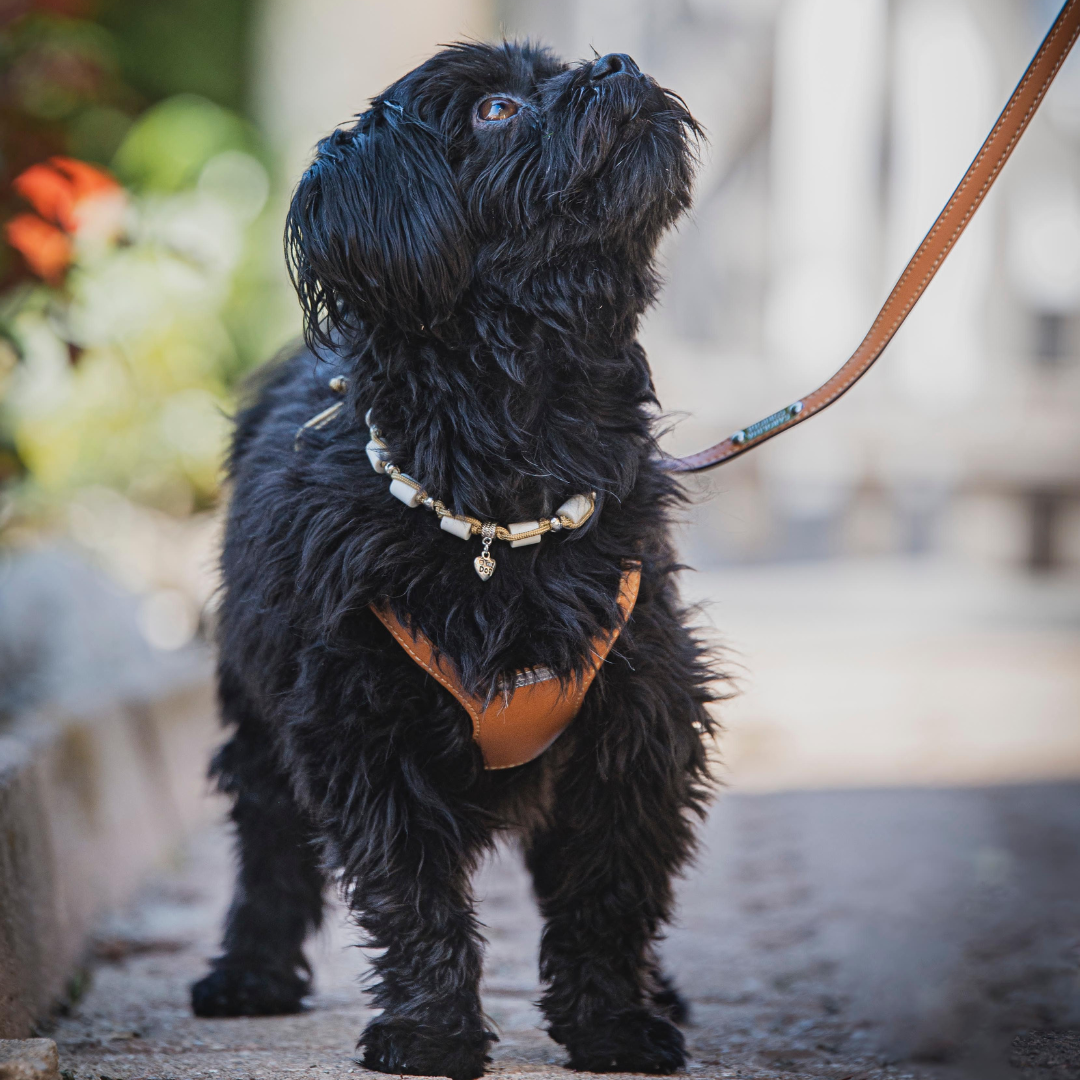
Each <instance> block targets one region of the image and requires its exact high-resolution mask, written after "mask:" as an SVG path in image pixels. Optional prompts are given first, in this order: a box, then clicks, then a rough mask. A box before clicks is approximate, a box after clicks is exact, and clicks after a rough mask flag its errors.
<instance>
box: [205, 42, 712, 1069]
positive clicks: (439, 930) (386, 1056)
mask: <svg viewBox="0 0 1080 1080" xmlns="http://www.w3.org/2000/svg"><path fill="white" fill-rule="evenodd" d="M696 137H697V126H696V124H695V122H694V120H693V119H692V117H691V116H690V115H689V113H688V112H687V111H686V109H685V107H684V106H683V104H682V102H681V101H680V99H679V98H678V97H676V96H675V95H674V94H672V93H670V92H668V91H666V90H663V89H661V88H659V87H658V86H657V85H656V83H655V82H653V81H652V80H651V79H649V78H648V77H646V76H645V75H643V74H641V72H640V71H639V70H638V68H637V67H636V65H635V64H634V62H633V61H632V60H631V59H630V58H629V57H628V56H623V55H608V56H604V57H601V58H600V59H598V60H596V61H595V62H587V63H584V64H581V65H578V66H567V65H565V64H563V63H561V62H560V61H558V60H557V59H555V58H554V57H553V56H552V55H551V54H550V53H548V52H546V51H544V50H541V49H538V48H533V47H531V46H527V45H526V46H517V45H503V46H501V47H488V46H483V45H474V44H467V45H456V46H454V47H452V48H449V49H446V50H445V51H443V52H440V53H439V54H437V55H436V56H434V57H433V58H432V59H431V60H429V61H427V62H426V63H424V64H422V65H421V66H420V67H418V68H417V69H416V70H415V71H413V72H411V73H410V74H408V75H406V76H405V77H404V78H402V79H401V80H400V81H399V82H397V83H395V84H394V85H393V86H391V87H390V88H389V89H388V90H387V91H386V92H385V93H384V94H383V95H382V96H381V97H380V98H378V99H376V100H375V101H374V103H373V105H372V107H371V109H370V110H369V111H368V112H366V113H364V114H363V115H361V116H360V117H359V118H358V119H357V121H356V123H355V124H354V125H353V126H351V127H348V128H343V129H341V130H338V131H335V132H334V133H333V134H332V135H330V136H329V137H327V138H326V139H324V140H323V141H322V142H321V143H320V144H319V147H318V153H317V156H316V158H315V161H314V163H313V164H312V165H311V167H310V169H309V170H308V171H307V173H306V174H305V176H304V177H303V179H302V180H301V182H300V184H299V186H298V188H297V190H296V193H295V196H294V198H293V202H292V207H291V210H290V214H289V221H288V227H287V247H288V252H289V256H290V264H291V267H292V270H293V274H294V280H295V283H296V286H297V291H298V293H299V296H300V299H301V302H302V304H303V308H304V312H305V316H306V327H307V349H306V350H305V351H301V352H300V353H299V354H298V355H294V356H292V357H291V358H288V359H286V360H285V361H284V362H282V363H279V364H278V365H275V366H273V367H271V368H270V369H269V370H268V372H267V373H266V374H265V375H264V376H263V377H262V380H261V386H260V387H259V388H258V393H257V395H256V397H255V399H254V400H253V403H252V404H251V405H250V406H249V407H247V408H246V409H245V410H244V411H243V412H242V413H241V414H240V417H239V419H238V422H237V428H236V434H235V439H234V444H233V450H232V457H231V463H230V468H231V477H232V484H233V492H232V501H231V505H230V511H229V519H228V527H227V534H226V541H225V551H224V580H225V592H224V601H223V607H222V609H221V620H220V697H221V705H222V709H223V712H224V716H225V720H226V722H227V723H228V724H229V725H231V726H232V728H233V729H234V731H233V734H232V737H231V739H230V740H229V742H228V743H227V744H226V745H225V746H224V747H223V748H222V749H221V751H220V752H219V754H218V755H217V757H216V759H215V762H214V765H213V774H214V775H215V776H216V777H217V779H218V782H219V784H220V787H221V789H222V790H223V791H225V792H227V793H228V794H229V795H231V796H232V798H233V799H234V802H235V806H234V809H233V812H232V816H233V820H234V821H235V823H236V829H237V834H238V838H239V876H238V883H237V887H236V895H235V899H234V901H233V905H232V908H231V910H230V912H229V916H228V921H227V924H226V929H225V937H224V955H223V956H221V957H220V958H219V959H217V960H215V961H214V964H213V970H212V971H211V973H210V974H209V975H207V976H206V978H204V979H203V980H201V981H200V982H199V983H197V984H196V985H195V987H194V988H193V995H192V996H193V1003H194V1009H195V1012H196V1013H198V1014H199V1015H200V1016H235V1015H261V1014H272V1013H285V1012H292V1011H296V1010H297V1009H298V1008H299V1007H300V1003H301V999H302V998H303V997H304V995H305V994H307V993H308V992H309V989H310V982H309V969H308V966H307V963H306V961H305V958H304V954H303V951H302V945H303V941H304V938H305V936H306V935H307V934H308V933H309V932H310V931H312V930H313V929H314V928H316V927H317V926H318V925H319V922H320V915H321V911H322V903H323V900H322V896H323V890H324V887H325V885H326V883H327V881H328V879H329V877H330V876H331V875H335V874H337V875H340V880H341V883H342V885H343V887H344V889H345V895H346V897H347V899H348V903H349V905H350V907H351V909H352V910H353V912H354V913H355V918H356V921H357V923H358V924H359V926H360V927H361V928H362V930H363V931H364V934H365V937H366V940H367V941H368V942H369V943H370V944H372V945H373V946H377V947H378V948H379V949H381V950H382V951H381V952H380V953H379V955H378V958H377V959H376V960H375V961H374V964H375V970H376V978H377V982H375V984H374V986H373V997H374V1002H375V1004H376V1005H377V1006H379V1007H381V1009H382V1012H381V1014H380V1015H379V1016H378V1017H377V1019H375V1020H373V1021H372V1022H371V1023H370V1024H369V1026H368V1027H367V1029H366V1031H365V1032H364V1033H363V1035H362V1037H361V1045H362V1047H363V1051H364V1052H363V1063H364V1064H365V1065H367V1066H368V1067H370V1068H374V1069H380V1070H383V1071H386V1072H393V1073H417V1074H426V1075H435V1074H441V1075H448V1076H450V1077H453V1078H455V1080H467V1078H471V1077H475V1076H479V1075H480V1074H482V1073H483V1071H484V1063H485V1061H486V1060H488V1058H487V1052H488V1049H489V1046H490V1044H491V1043H492V1041H494V1039H495V1036H494V1034H493V1033H492V1032H490V1031H488V1030H487V1029H486V1027H485V1020H484V1016H483V1014H482V1012H481V1006H480V998H479V995H478V987H479V982H480V970H481V951H482V940H481V937H480V934H479V931H478V925H477V921H476V918H475V915H474V910H473V899H472V896H471V893H470V875H471V873H472V871H473V869H474V868H475V867H476V865H477V863H478V861H479V860H480V859H481V858H482V857H483V855H484V854H485V852H486V851H488V850H489V849H490V847H491V845H492V842H493V837H494V836H495V835H496V834H497V832H498V831H500V830H515V831H517V833H518V834H519V835H520V837H521V839H522V843H523V845H524V849H525V853H526V859H527V863H528V867H529V869H530V871H531V873H532V877H533V881H534V884H535V890H536V895H537V898H538V901H539V905H540V909H541V911H542V913H543V916H544V919H545V920H546V921H545V929H544V933H543V941H542V947H541V960H540V964H541V975H542V977H543V980H544V982H545V984H546V989H545V991H544V994H543V999H542V1006H543V1010H544V1013H545V1015H546V1017H547V1020H548V1023H549V1031H550V1033H551V1035H552V1037H553V1038H554V1039H556V1040H558V1041H559V1042H560V1043H562V1044H563V1045H564V1046H565V1047H566V1048H567V1049H568V1050H569V1053H570V1064H571V1065H572V1066H573V1067H575V1068H580V1069H590V1070H612V1069H619V1070H627V1071H642V1072H654V1073H665V1072H671V1071H673V1070H675V1069H677V1068H679V1067H680V1066H681V1065H682V1064H683V1062H684V1058H685V1052H684V1044H683V1037H682V1034H681V1032H680V1031H679V1029H678V1028H677V1027H676V1026H675V1022H677V1021H679V1020H681V1019H684V1018H685V1006H684V1005H683V1003H682V1001H681V999H680V998H679V996H678V994H677V993H676V992H675V990H674V989H673V987H672V985H671V983H670V982H669V981H668V980H667V978H666V977H665V976H664V974H662V972H661V971H660V969H659V967H658V963H657V958H656V954H655V943H656V941H657V939H658V937H659V935H660V934H661V931H662V928H663V926H664V923H665V921H666V919H667V918H668V917H669V914H670V911H671V905H672V878H673V875H675V874H676V872H677V871H678V870H679V869H680V868H681V867H682V866H684V865H685V863H686V862H687V859H688V857H689V856H690V854H691V852H692V849H693V844H694V837H693V830H692V819H693V817H694V816H695V815H699V814H701V813H702V811H703V809H704V806H705V804H706V802H707V799H708V796H709V791H710V781H709V771H708V763H707V756H706V750H705V740H706V739H707V737H708V735H709V733H710V731H711V721H710V718H709V715H708V713H707V712H706V708H705V705H706V703H707V702H708V701H709V700H710V691H709V689H708V684H709V683H710V682H711V681H712V679H713V678H714V677H715V675H714V673H713V672H712V671H711V670H710V668H709V664H708V660H707V657H706V654H705V653H704V652H703V650H702V647H701V646H700V645H699V644H698V642H697V641H696V640H695V639H694V637H693V635H692V633H691V632H690V630H689V629H688V628H687V625H686V623H687V620H686V616H685V614H684V612H683V611H682V610H681V608H680V605H679V601H678V598H677V595H676V588H675V584H674V581H673V575H674V573H675V572H676V570H677V569H678V567H677V564H676V561H675V557H674V554H673V551H672V548H671V544H670V541H669V539H668V518H669V515H670V512H671V511H672V508H673V507H675V506H676V505H677V503H678V502H679V500H680V498H681V496H680V492H679V489H678V487H677V485H676V483H675V482H674V480H673V479H672V478H671V477H670V476H669V475H668V474H666V473H665V472H664V471H663V468H662V458H661V455H660V454H659V452H658V450H657V448H656V446H655V443H654V429H655V426H656V423H657V407H656V401H655V396H654V393H653V389H652V383H651V378H650V373H649V367H648V363H647V361H646V358H645V355H644V352H643V351H642V349H641V347H640V346H639V345H638V344H637V342H636V341H635V334H636V332H637V327H638V321H639V319H640V317H641V315H642V313H643V312H644V310H645V309H646V307H647V306H648V305H649V304H650V302H651V301H652V300H653V297H654V295H655V292H656V289H657V279H656V276H655V272H654V269H653V258H654V253H655V249H656V245H657V242H658V240H659V239H660V236H661V234H662V233H663V232H664V230H665V229H666V228H667V227H669V226H670V225H671V224H672V223H673V222H674V221H675V220H676V218H677V217H678V216H679V215H680V213H681V212H682V211H683V210H685V208H686V207H687V206H688V204H689V198H690V182H691V174H692V170H693V145H694V141H695V139H696ZM332 377H339V378H336V379H335V389H336V390H337V391H342V392H344V395H345V396H344V398H343V399H342V398H335V391H334V390H332V389H330V388H329V387H328V380H329V379H331V378H332ZM346 380H347V382H346ZM335 400H343V402H344V408H343V409H342V410H341V411H340V413H339V414H338V415H337V416H336V417H334V418H333V419H331V420H329V421H327V422H325V423H322V424H317V425H313V426H312V427H310V428H308V429H307V430H305V431H304V432H302V437H301V438H300V439H299V440H297V430H298V427H299V426H300V425H302V424H303V423H304V422H305V421H306V420H308V419H309V418H310V417H312V416H313V414H317V413H319V412H320V411H321V410H324V409H326V408H327V407H328V406H329V405H332V404H333V403H334V401H335ZM368 410H371V416H372V417H373V418H374V422H376V423H377V425H378V429H379V431H380V432H381V435H382V438H383V440H385V443H386V446H387V451H386V452H387V453H388V455H389V458H390V460H391V461H392V462H393V463H395V464H396V465H397V466H398V467H399V468H400V469H401V470H402V471H404V472H405V473H407V474H409V475H410V476H411V477H415V478H416V480H417V481H418V482H419V484H421V485H422V486H423V488H424V489H425V490H426V491H427V492H431V493H433V494H434V495H436V496H437V497H438V498H439V499H441V500H443V501H444V502H445V505H446V507H447V508H449V510H450V511H452V512H453V513H454V514H456V515H471V516H475V518H477V519H479V520H481V521H484V522H489V521H490V522H508V521H516V520H518V519H521V518H534V517H536V516H537V515H540V516H541V517H546V516H547V515H550V514H552V513H554V512H555V509H556V507H558V506H559V505H560V504H561V503H562V502H564V500H566V499H567V498H568V497H569V496H573V495H575V494H577V493H590V492H595V493H596V508H595V512H594V513H593V515H592V517H591V518H589V519H588V521H586V522H585V523H584V525H583V526H582V527H581V528H579V529H576V530H575V531H564V532H558V533H552V534H550V535H545V536H544V537H543V538H542V541H541V542H540V543H536V544H533V545H530V546H523V547H520V548H519V549H516V550H512V549H511V548H510V546H509V545H508V544H505V543H501V542H500V543H497V544H496V550H494V551H493V552H492V554H493V555H495V556H497V564H498V569H497V572H495V573H494V575H493V576H492V578H491V580H490V581H484V580H481V578H480V577H478V576H477V573H476V572H475V571H474V567H473V557H474V556H477V555H479V554H480V547H481V544H480V540H479V539H476V538H473V539H471V540H468V541H467V542H465V543H463V542H462V540H461V539H459V538H457V537H455V536H450V535H448V534H447V532H445V531H442V530H441V529H440V528H439V521H438V520H437V519H436V518H435V517H433V516H432V515H430V514H428V513H425V512H424V510H423V509H422V508H421V509H408V508H407V507H406V506H404V505H403V504H402V502H399V501H398V500H397V499H394V498H392V497H391V496H390V494H389V493H388V491H387V477H386V476H385V475H382V476H380V475H379V474H378V473H377V472H375V471H374V470H373V469H372V466H371V463H370V462H369V458H368V455H367V453H366V452H365V447H366V445H367V443H368V439H369V434H368V429H367V425H366V424H365V422H364V420H363V418H364V417H365V414H366V413H367V412H368ZM628 560H634V561H636V562H639V563H640V566H641V587H640V596H639V599H638V602H637V606H636V608H635V609H634V610H633V614H632V616H631V617H630V619H629V621H628V622H627V624H626V626H625V628H624V629H623V632H622V634H621V636H620V637H619V638H618V641H617V642H616V644H615V647H614V650H613V651H612V653H611V655H610V657H609V658H608V661H607V662H606V663H604V664H603V666H602V670H601V671H600V672H599V675H598V677H597V678H596V681H595V682H594V683H593V685H592V689H591V690H590V691H589V693H588V695H587V696H586V697H585V699H584V703H583V706H582V708H581V710H580V712H579V714H578V715H577V717H576V719H575V720H574V721H573V722H572V723H571V724H570V726H569V727H568V728H567V730H566V731H565V733H564V734H563V735H562V736H561V737H560V738H559V739H558V740H557V741H556V742H555V743H554V744H553V745H552V746H551V748H550V749H549V750H547V751H546V752H544V753H543V754H541V755H540V756H539V757H538V758H536V759H535V760H533V761H531V762H530V763H528V764H524V765H521V766H520V767H517V768H508V769H499V770H486V769H485V768H484V764H483V761H482V759H481V754H480V750H479V749H478V747H477V745H476V743H475V742H474V741H473V738H472V737H471V727H470V720H469V716H468V715H467V714H466V711H465V709H463V708H462V707H461V705H459V704H458V702H457V701H456V700H455V698H454V697H453V696H451V694H450V693H448V692H447V691H446V690H445V689H444V688H443V687H442V686H441V685H440V684H439V683H438V682H437V681H436V680H435V679H433V678H432V677H431V676H430V675H429V674H427V673H426V672H425V671H424V670H422V669H421V668H420V667H419V666H417V664H416V663H414V661H413V660H412V659H411V658H410V657H409V655H407V654H406V652H405V650H404V649H402V648H401V647H399V645H398V644H397V643H396V642H395V641H394V639H393V638H392V637H391V635H390V633H388V632H387V629H386V628H385V627H384V626H383V624H382V623H381V622H380V621H379V619H378V618H376V616H375V614H373V612H372V610H371V608H370V607H369V605H371V604H380V603H385V604H388V605H389V607H390V608H391V609H392V611H393V612H394V614H395V615H396V616H397V617H398V618H399V619H400V620H401V622H402V623H406V624H408V625H410V626H411V627H413V628H415V629H416V630H418V631H422V632H423V633H424V634H425V635H426V636H427V638H429V639H430V641H431V642H433V643H434V646H435V647H436V649H437V650H438V653H439V654H440V655H441V656H443V657H445V658H446V659H447V661H448V662H449V663H450V664H452V666H453V668H454V670H456V672H457V673H458V677H459V680H460V683H461V685H462V686H463V687H465V688H466V689H467V690H468V691H470V692H472V693H476V694H479V695H480V696H481V697H483V696H484V695H487V698H488V700H491V699H492V697H493V695H496V694H498V693H499V692H500V687H504V686H505V685H506V684H505V682H504V681H503V677H504V676H505V675H506V673H509V672H514V671H517V670H519V669H524V668H530V667H536V666H538V665H542V666H546V667H547V668H549V669H550V670H551V671H552V672H554V673H555V674H556V675H557V676H558V677H559V678H560V679H562V680H563V682H564V683H565V684H569V683H570V682H571V681H572V680H573V679H574V678H575V677H579V676H581V674H582V673H583V672H584V671H585V670H586V669H587V668H588V666H589V663H590V659H589V658H590V649H591V643H592V642H593V641H594V640H595V639H596V638H597V636H598V635H602V634H604V633H605V632H611V631H613V630H614V629H616V628H617V627H618V626H619V624H620V622H621V615H620V609H619V607H618V605H617V603H616V596H617V593H618V590H619V582H620V573H621V567H622V566H623V565H624V564H626V563H627V561H628Z"/></svg>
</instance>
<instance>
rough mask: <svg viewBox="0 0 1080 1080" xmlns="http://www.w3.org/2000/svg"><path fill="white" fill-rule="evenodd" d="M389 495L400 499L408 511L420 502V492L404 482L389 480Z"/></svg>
mask: <svg viewBox="0 0 1080 1080" xmlns="http://www.w3.org/2000/svg"><path fill="white" fill-rule="evenodd" d="M390 494H391V495H393V496H394V498H395V499H400V500H401V501H402V502H403V503H404V504H405V505H406V506H408V507H409V508H410V509H411V508H412V507H414V506H416V505H418V504H419V502H420V492H419V491H418V490H417V489H416V488H414V487H413V486H412V484H406V483H405V481H404V480H397V479H394V480H391V481H390Z"/></svg>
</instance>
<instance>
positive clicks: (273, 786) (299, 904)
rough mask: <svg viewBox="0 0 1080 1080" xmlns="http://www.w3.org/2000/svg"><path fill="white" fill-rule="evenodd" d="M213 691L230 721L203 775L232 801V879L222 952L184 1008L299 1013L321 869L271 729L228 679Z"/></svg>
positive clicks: (318, 910)
mask: <svg viewBox="0 0 1080 1080" xmlns="http://www.w3.org/2000/svg"><path fill="white" fill-rule="evenodd" d="M221 697H222V706H223V709H224V712H225V715H226V718H227V719H229V720H232V721H233V722H234V723H236V725H237V726H236V730H235V732H234V734H233V737H232V738H231V739H230V740H229V741H228V742H227V743H226V744H225V745H224V746H223V747H222V748H221V749H220V750H219V751H218V753H217V756H216V757H215V758H214V764H213V767H212V773H213V775H214V776H215V777H216V778H217V781H218V786H219V787H220V789H221V790H222V791H223V792H225V793H226V794H227V795H230V796H231V797H232V799H233V807H232V814H231V816H232V820H233V822H234V823H235V825H236V841H237V862H238V866H237V878H236V888H235V893H234V896H233V901H232V905H231V906H230V908H229V913H228V916H227V918H226V921H225V934H224V939H223V947H224V951H223V954H222V955H221V956H220V957H218V958H217V959H216V960H214V961H213V970H212V971H211V972H210V974H209V975H207V976H206V977H205V978H203V979H201V980H200V981H199V982H197V983H195V985H194V986H193V987H192V988H191V1004H192V1008H193V1010H194V1012H195V1014H196V1015H197V1016H270V1015H277V1014H281V1013H293V1012H298V1011H299V1010H300V1008H301V1001H302V999H303V998H304V996H305V995H306V994H308V993H309V992H310V990H311V978H310V969H309V967H308V963H307V960H306V958H305V956H304V952H303V942H304V938H305V937H306V936H307V935H308V933H310V932H311V931H312V930H314V929H316V928H317V927H318V926H319V924H320V921H321V919H322V910H323V885H324V878H323V873H322V871H321V869H320V866H319V860H318V855H317V852H316V849H315V847H314V844H313V834H312V830H311V828H310V825H309V824H308V822H307V821H306V820H305V816H304V814H303V812H302V811H301V809H300V808H299V807H298V806H297V804H296V801H295V799H294V797H293V794H292V791H291V790H290V788H289V785H288V782H287V780H286V778H285V776H284V774H283V773H282V771H281V769H280V767H279V766H278V764H277V761H276V760H275V756H274V754H273V751H272V749H271V742H270V733H269V732H268V731H267V730H266V729H265V727H264V726H263V724H262V722H261V721H260V720H259V718H258V717H257V716H256V715H255V714H254V713H253V712H252V711H251V710H250V708H248V707H247V703H246V702H245V701H243V700H242V699H241V698H240V696H239V694H238V692H237V691H236V690H235V688H234V687H233V686H232V685H231V683H230V680H229V679H228V678H227V677H223V678H222V686H221Z"/></svg>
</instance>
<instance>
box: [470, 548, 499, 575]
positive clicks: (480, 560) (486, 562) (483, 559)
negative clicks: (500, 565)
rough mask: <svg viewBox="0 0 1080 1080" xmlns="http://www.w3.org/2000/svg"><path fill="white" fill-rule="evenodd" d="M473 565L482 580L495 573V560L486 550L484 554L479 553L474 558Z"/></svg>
mask: <svg viewBox="0 0 1080 1080" xmlns="http://www.w3.org/2000/svg"><path fill="white" fill-rule="evenodd" d="M473 566H475V567H476V572H477V573H478V574H479V575H480V580H481V581H487V579H488V578H489V577H491V575H492V574H494V573H495V560H494V559H493V558H492V557H491V556H490V555H489V554H488V553H487V552H486V551H485V552H484V553H483V555H477V556H476V558H475V559H473Z"/></svg>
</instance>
